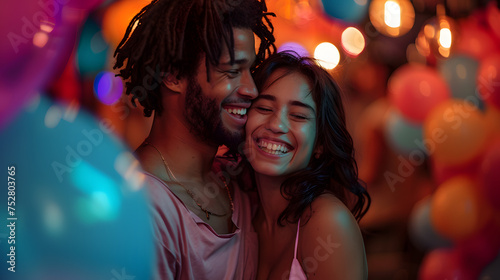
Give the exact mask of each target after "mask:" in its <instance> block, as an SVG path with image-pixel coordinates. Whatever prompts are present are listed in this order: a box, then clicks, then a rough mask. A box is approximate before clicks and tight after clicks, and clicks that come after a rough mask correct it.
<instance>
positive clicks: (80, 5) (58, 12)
mask: <svg viewBox="0 0 500 280" xmlns="http://www.w3.org/2000/svg"><path fill="white" fill-rule="evenodd" d="M98 2H100V0H99V1H97V0H91V1H88V2H87V1H79V0H69V1H68V0H64V1H63V0H25V1H13V2H12V3H11V4H9V7H8V8H5V9H1V10H0V37H1V38H3V39H2V40H0V61H2V63H1V64H0V96H1V97H2V102H0V129H1V128H2V127H4V126H5V125H6V124H7V123H8V122H9V120H11V119H12V118H13V117H14V116H15V114H16V113H17V112H18V111H19V110H20V108H21V107H22V106H23V105H24V104H26V103H27V102H28V101H29V100H30V98H31V97H32V96H33V95H34V94H35V93H36V92H37V91H40V90H42V89H43V88H44V87H46V86H47V85H48V84H49V83H50V81H51V79H52V78H53V77H54V76H55V75H56V73H58V72H61V71H62V70H63V69H64V65H65V64H66V62H67V60H68V58H69V57H70V55H71V52H72V50H73V47H74V44H75V42H76V38H77V35H78V34H77V33H78V30H79V28H80V25H81V24H82V22H83V20H84V19H85V18H86V14H87V13H86V12H87V11H88V9H89V8H91V7H95V5H96V4H97V3H98Z"/></svg>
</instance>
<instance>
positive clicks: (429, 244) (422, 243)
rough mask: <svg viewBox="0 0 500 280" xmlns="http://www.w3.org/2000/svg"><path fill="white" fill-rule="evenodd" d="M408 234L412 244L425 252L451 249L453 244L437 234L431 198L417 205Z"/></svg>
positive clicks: (409, 224) (413, 211) (411, 215)
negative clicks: (433, 224)
mask: <svg viewBox="0 0 500 280" xmlns="http://www.w3.org/2000/svg"><path fill="white" fill-rule="evenodd" d="M408 234H409V236H410V240H411V241H412V243H413V244H414V245H415V246H417V247H418V248H420V249H421V250H424V251H431V250H434V249H438V248H451V247H452V246H453V242H452V241H450V240H448V239H446V238H444V237H443V236H441V235H440V234H439V233H437V232H436V230H435V229H434V227H433V226H432V223H431V198H430V197H428V198H424V199H423V200H421V201H420V202H419V203H417V204H415V206H414V207H413V210H412V211H411V214H410V220H409V222H408Z"/></svg>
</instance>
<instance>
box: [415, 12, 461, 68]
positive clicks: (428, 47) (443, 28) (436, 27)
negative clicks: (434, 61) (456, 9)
mask: <svg viewBox="0 0 500 280" xmlns="http://www.w3.org/2000/svg"><path fill="white" fill-rule="evenodd" d="M437 15H438V16H437V17H434V18H431V19H429V20H428V21H427V22H426V23H425V24H424V26H423V27H422V29H421V30H420V32H419V34H418V37H417V39H416V40H415V45H416V47H417V50H418V52H419V53H420V54H422V55H423V56H425V57H429V56H434V57H437V58H448V57H450V55H451V53H452V51H453V49H454V48H455V46H456V42H457V40H458V27H457V24H456V23H455V21H454V20H453V19H451V18H450V17H447V16H446V15H445V14H444V8H443V7H442V6H438V8H437Z"/></svg>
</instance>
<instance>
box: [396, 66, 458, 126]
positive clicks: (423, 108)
mask: <svg viewBox="0 0 500 280" xmlns="http://www.w3.org/2000/svg"><path fill="white" fill-rule="evenodd" d="M387 87H388V91H389V92H388V94H389V98H390V100H391V102H392V104H394V106H395V107H396V108H398V110H399V111H400V112H401V114H403V116H404V117H406V119H408V120H409V121H411V122H413V123H415V124H419V123H422V122H423V121H424V120H425V118H426V117H427V115H428V114H429V112H430V111H431V110H432V109H434V108H435V107H436V106H438V105H439V104H441V103H442V102H444V101H446V100H448V99H449V98H450V89H449V87H448V85H447V84H446V81H445V80H444V79H443V78H442V77H441V75H440V74H439V72H437V71H436V70H435V69H433V68H431V67H428V66H422V65H412V64H406V65H403V66H401V67H399V68H398V69H396V71H395V72H394V73H393V74H392V75H391V77H390V79H389V83H388V85H387Z"/></svg>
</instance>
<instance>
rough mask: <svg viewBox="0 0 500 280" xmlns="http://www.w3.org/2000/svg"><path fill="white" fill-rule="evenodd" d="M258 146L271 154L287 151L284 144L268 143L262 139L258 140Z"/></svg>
mask: <svg viewBox="0 0 500 280" xmlns="http://www.w3.org/2000/svg"><path fill="white" fill-rule="evenodd" d="M258 146H259V147H260V148H261V149H263V150H264V151H265V152H267V153H270V154H273V155H277V154H285V153H287V152H288V148H287V147H286V146H285V145H281V144H274V143H268V142H266V141H264V140H261V141H259V142H258Z"/></svg>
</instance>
